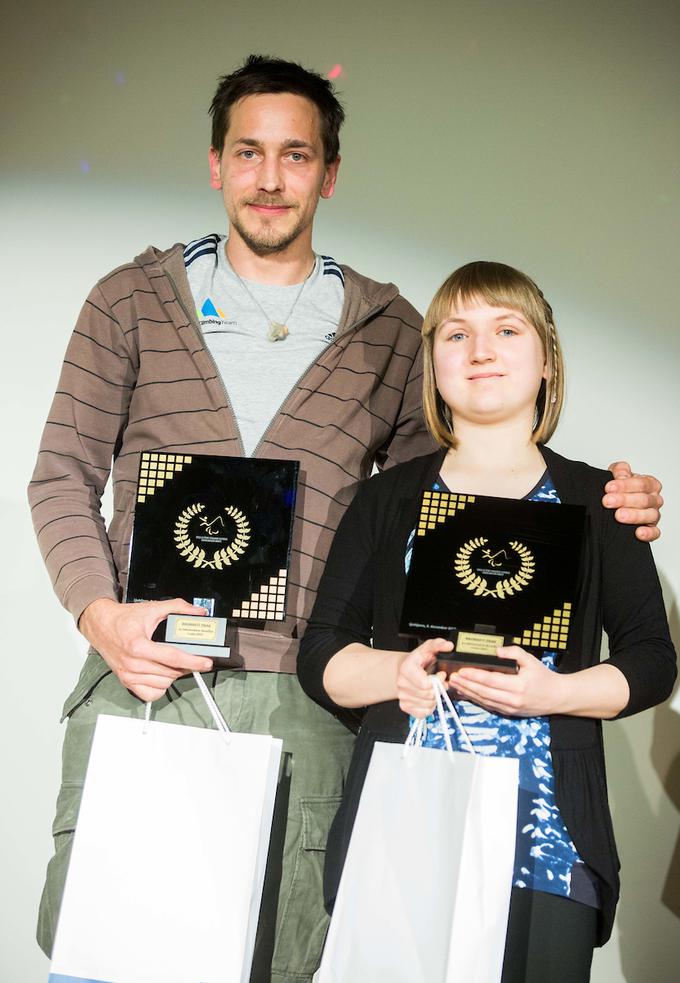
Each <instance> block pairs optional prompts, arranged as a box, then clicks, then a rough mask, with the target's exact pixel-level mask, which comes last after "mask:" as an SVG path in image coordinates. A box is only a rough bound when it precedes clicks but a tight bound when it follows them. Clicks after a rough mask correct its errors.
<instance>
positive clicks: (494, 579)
mask: <svg viewBox="0 0 680 983" xmlns="http://www.w3.org/2000/svg"><path fill="white" fill-rule="evenodd" d="M454 570H455V574H456V577H457V578H458V580H459V581H460V582H461V584H463V585H464V587H465V588H466V590H469V591H472V592H473V594H474V595H475V596H476V597H493V598H497V599H498V600H501V601H502V600H504V599H505V598H507V597H512V596H513V595H514V594H519V593H520V592H521V591H522V590H523V589H524V588H525V587H526V586H527V584H529V583H530V581H531V580H532V578H533V576H534V573H535V571H536V562H535V559H534V555H533V553H532V552H531V550H530V549H529V548H528V547H527V546H525V545H524V544H523V543H520V542H518V541H517V540H509V541H508V542H507V543H498V544H490V543H489V540H488V539H487V538H485V537H484V536H477V537H475V538H474V539H469V540H468V541H467V542H466V543H464V544H463V545H462V546H461V547H460V549H459V550H458V552H457V553H456V557H455V560H454ZM501 644H502V642H501ZM479 654H485V653H479Z"/></svg>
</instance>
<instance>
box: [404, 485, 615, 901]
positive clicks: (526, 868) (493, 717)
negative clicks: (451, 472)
mask: <svg viewBox="0 0 680 983" xmlns="http://www.w3.org/2000/svg"><path fill="white" fill-rule="evenodd" d="M433 490H442V491H445V490H447V489H446V488H445V486H444V484H443V482H441V481H439V482H438V483H435V484H434V485H433ZM526 497H527V499H528V500H529V501H534V502H554V503H556V504H559V501H560V500H559V498H558V495H557V490H556V489H555V486H554V485H553V483H552V480H551V478H550V475H549V474H548V473H547V471H546V473H545V474H544V475H543V477H542V479H541V481H540V482H539V484H538V485H537V486H536V488H534V489H533V491H531V492H530V493H529V494H528V495H527V496H526ZM412 543H413V535H412V536H411V538H410V539H409V543H408V547H407V552H406V570H407V571H408V568H409V566H410V562H411V552H412ZM542 662H543V664H544V665H546V666H547V667H548V668H549V669H552V670H554V669H555V653H554V652H544V653H543V657H542ZM454 706H455V708H456V712H457V713H458V715H459V717H460V720H461V723H462V724H463V727H464V728H465V731H466V733H467V736H468V738H469V740H470V743H471V744H472V746H473V747H474V749H475V751H476V752H477V753H478V754H488V755H501V756H503V757H516V758H518V759H519V798H518V806H517V841H516V847H515V867H514V873H513V886H514V887H528V888H531V889H532V890H534V891H546V892H548V893H549V894H559V895H562V896H563V897H567V898H571V899H572V900H574V901H580V902H581V903H582V904H587V905H590V906H592V907H595V908H599V907H600V899H599V890H598V878H597V875H596V874H595V873H594V872H593V871H592V870H591V869H590V868H589V867H588V866H587V865H586V864H584V863H583V861H582V860H581V858H580V856H579V854H578V852H577V850H576V847H575V846H574V844H573V843H572V841H571V838H570V836H569V833H568V831H567V828H566V826H565V824H564V821H563V819H562V816H561V814H560V810H559V808H558V806H557V802H556V801H555V779H554V774H553V765H552V756H551V753H550V720H549V718H548V717H503V716H499V715H497V714H494V713H489V712H488V711H487V710H484V709H483V708H482V707H479V706H477V705H476V704H474V703H470V702H468V701H467V700H455V701H454ZM427 723H428V726H427V732H426V736H425V740H424V744H425V746H426V747H436V748H442V749H444V748H445V747H446V745H445V741H444V732H443V729H442V728H443V724H442V722H441V721H440V720H439V718H438V717H436V716H432V717H429V718H428V722H427ZM446 725H447V726H448V729H449V734H450V737H451V743H452V745H453V748H454V750H456V751H465V750H466V747H465V745H464V744H463V743H462V742H461V740H460V735H459V733H458V730H457V727H456V725H455V722H454V721H453V720H452V719H451V714H450V713H449V712H448V711H447V712H446Z"/></svg>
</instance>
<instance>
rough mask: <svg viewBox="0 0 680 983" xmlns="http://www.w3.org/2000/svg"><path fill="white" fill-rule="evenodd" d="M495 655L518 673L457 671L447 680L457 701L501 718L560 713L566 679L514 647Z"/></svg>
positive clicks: (486, 670) (488, 670) (469, 668)
mask: <svg viewBox="0 0 680 983" xmlns="http://www.w3.org/2000/svg"><path fill="white" fill-rule="evenodd" d="M416 651H418V650H417V649H416ZM497 654H498V655H499V656H500V657H501V658H502V659H515V660H516V661H517V664H518V665H519V672H518V673H517V674H516V675H513V674H511V673H505V672H494V671H493V670H492V669H472V668H471V667H466V668H463V669H459V670H458V671H457V672H453V673H451V675H450V676H449V679H448V685H449V686H451V687H454V688H455V689H456V690H457V691H458V692H457V694H456V697H457V698H458V699H464V700H470V701H471V702H472V703H476V704H477V705H478V706H480V707H484V709H485V710H489V711H491V712H492V713H499V714H502V715H503V716H505V717H542V716H546V715H548V714H551V713H559V712H563V710H562V706H563V702H564V695H565V693H564V690H565V680H567V679H568V677H566V676H562V675H560V674H559V673H557V672H553V671H552V670H551V669H548V667H547V666H544V665H543V663H542V662H541V661H540V659H537V658H536V657H535V656H533V655H531V654H530V653H529V652H525V650H524V649H522V648H519V646H518V645H508V646H504V647H501V648H499V649H498V650H497Z"/></svg>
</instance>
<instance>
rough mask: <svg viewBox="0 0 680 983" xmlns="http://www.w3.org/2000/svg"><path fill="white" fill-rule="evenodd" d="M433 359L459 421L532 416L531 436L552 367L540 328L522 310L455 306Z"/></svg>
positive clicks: (436, 342)
mask: <svg viewBox="0 0 680 983" xmlns="http://www.w3.org/2000/svg"><path fill="white" fill-rule="evenodd" d="M432 355H433V362H434V371H435V379H436V382H437V389H438V390H439V393H440V395H441V397H442V399H443V400H444V402H445V403H446V405H447V406H448V407H449V409H450V410H451V413H452V416H453V418H454V420H455V421H456V422H459V421H462V420H466V421H469V422H472V423H486V424H494V423H505V422H509V421H512V420H517V421H519V420H522V419H523V418H526V420H527V428H528V433H531V428H532V424H533V418H534V408H535V406H536V397H537V396H538V391H539V389H540V387H541V382H542V381H543V379H546V378H547V369H546V363H545V354H544V352H543V346H542V344H541V340H540V338H539V337H538V334H537V332H536V329H535V328H534V327H533V325H531V324H529V323H528V322H527V321H525V319H524V318H523V316H522V315H521V314H520V313H519V311H516V310H513V309H512V308H509V307H491V306H490V305H489V304H487V303H485V302H484V301H479V302H477V301H470V302H466V303H465V304H458V305H457V306H454V307H453V308H452V309H451V311H450V313H449V316H448V317H447V318H446V319H445V320H444V321H443V322H442V324H440V325H439V327H438V328H437V331H436V334H435V339H434V346H433V351H432Z"/></svg>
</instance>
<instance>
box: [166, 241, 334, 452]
mask: <svg viewBox="0 0 680 983" xmlns="http://www.w3.org/2000/svg"><path fill="white" fill-rule="evenodd" d="M225 243H226V236H218V235H211V236H205V237H204V238H203V239H196V240H195V241H194V242H191V243H189V245H188V246H187V247H186V248H185V250H184V262H185V265H186V270H187V277H188V279H189V286H190V287H191V292H192V294H193V297H194V304H195V307H196V315H197V317H198V320H199V323H200V325H201V328H202V330H203V335H204V336H205V340H206V344H207V346H208V348H209V349H210V352H211V353H212V356H213V358H214V359H215V362H216V364H217V368H218V369H219V372H220V375H221V376H222V380H223V382H224V386H225V389H226V390H227V394H228V396H229V400H230V402H231V405H232V408H233V410H234V414H235V416H236V421H237V423H238V427H239V430H240V432H241V438H242V440H243V446H244V452H245V454H246V455H248V456H250V455H251V454H252V453H253V451H254V450H255V448H256V447H257V444H258V443H259V441H260V439H261V438H262V435H263V434H264V432H265V430H266V429H267V427H268V426H269V423H270V422H271V420H272V419H273V417H274V416H275V415H276V413H277V411H278V409H279V407H280V406H281V405H282V403H283V402H284V401H285V400H286V398H287V397H288V394H289V393H290V392H291V390H292V389H293V387H294V386H295V383H296V382H297V381H298V379H299V378H300V377H301V376H302V375H303V374H304V372H305V371H306V369H307V368H308V367H309V366H310V365H311V364H312V363H313V362H314V361H315V360H316V358H317V356H318V355H319V354H320V353H321V352H322V351H323V349H324V348H325V347H326V346H327V345H328V344H330V343H331V342H332V341H333V338H334V337H335V332H336V330H337V326H338V322H339V320H340V313H341V311H342V305H343V301H344V292H345V291H344V277H343V274H342V270H341V269H340V267H339V266H338V264H337V263H336V262H335V261H334V260H333V259H331V257H330V256H317V258H316V263H315V265H314V269H313V270H312V272H311V273H310V275H309V276H308V278H307V279H306V280H305V282H304V284H293V285H292V286H285V287H281V286H274V285H271V284H265V283H255V282H254V281H252V280H244V281H243V283H245V287H244V286H243V284H242V283H240V282H239V279H238V277H237V276H236V274H235V273H234V271H233V270H232V268H231V266H230V265H229V262H228V260H227V257H226V252H225V248H224V246H225ZM246 288H247V289H246ZM251 295H252V296H251ZM258 303H259V306H258ZM291 309H292V310H291ZM272 321H276V322H279V323H282V324H286V326H287V327H288V329H289V334H288V336H287V337H286V338H284V339H282V340H280V341H270V340H269V338H268V333H269V331H270V325H271V322H272Z"/></svg>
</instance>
